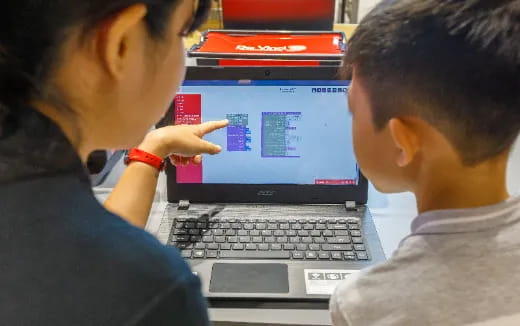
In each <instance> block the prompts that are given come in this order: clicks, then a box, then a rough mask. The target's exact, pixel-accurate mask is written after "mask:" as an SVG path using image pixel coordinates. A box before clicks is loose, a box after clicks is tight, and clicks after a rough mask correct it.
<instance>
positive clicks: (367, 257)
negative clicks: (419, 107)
mask: <svg viewBox="0 0 520 326" xmlns="http://www.w3.org/2000/svg"><path fill="white" fill-rule="evenodd" d="M348 87H349V82H348V81H341V80H338V78H337V69H336V68H333V67H285V68H283V67H278V68H263V67H254V68H243V67H239V68H238V67H190V68H188V71H187V77H186V80H185V82H184V84H183V85H182V87H181V88H180V91H179V93H178V96H177V97H176V99H175V101H174V104H173V105H172V109H171V110H170V113H169V114H168V116H167V117H166V118H165V121H166V123H169V124H172V123H177V124H197V123H201V122H204V121H210V120H221V119H228V120H229V121H230V124H229V126H228V127H227V128H225V129H223V130H219V131H217V132H214V133H213V134H211V135H208V136H207V137H206V139H207V140H209V141H211V142H214V143H216V144H220V145H221V146H222V147H223V151H222V153H221V154H219V155H217V156H205V157H204V159H203V163H202V165H200V166H187V167H179V168H175V167H173V166H169V167H168V168H167V191H168V201H169V204H168V206H167V208H166V212H165V215H164V218H163V223H162V225H161V229H162V230H168V232H167V235H168V236H167V243H168V244H169V245H172V246H175V247H177V248H178V249H179V250H180V252H181V254H182V256H183V257H184V258H185V259H187V260H188V262H189V263H190V265H191V267H192V268H193V271H194V272H195V273H196V274H198V275H199V276H200V278H201V280H202V289H203V292H204V294H205V295H206V296H207V297H208V298H209V299H210V302H212V303H213V304H215V302H227V303H229V302H235V303H238V302H241V303H243V302H256V303H258V302H264V303H266V302H278V303H279V302H286V303H305V302H322V303H325V302H326V301H327V300H328V299H329V298H330V295H331V294H332V292H333V290H334V289H335V287H336V286H337V285H338V284H339V283H340V282H343V281H345V280H346V279H348V278H349V277H351V276H352V274H355V273H357V272H358V271H359V270H360V269H363V268H366V267H368V266H371V265H373V264H377V263H380V262H382V261H384V260H385V256H384V253H383V250H382V248H381V244H380V241H379V238H378V235H377V232H376V229H375V227H374V223H373V221H372V217H371V215H370V213H369V210H368V208H367V207H366V202H367V188H368V185H367V180H366V179H365V178H364V177H363V175H362V174H361V173H360V170H359V168H358V165H357V163H356V159H355V156H354V151H353V145H352V139H351V117H350V114H349V112H348V108H347V90H348Z"/></svg>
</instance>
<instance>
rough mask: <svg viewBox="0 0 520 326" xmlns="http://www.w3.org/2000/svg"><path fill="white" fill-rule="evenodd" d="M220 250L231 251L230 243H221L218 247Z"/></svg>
mask: <svg viewBox="0 0 520 326" xmlns="http://www.w3.org/2000/svg"><path fill="white" fill-rule="evenodd" d="M220 250H231V243H223V244H221V245H220Z"/></svg>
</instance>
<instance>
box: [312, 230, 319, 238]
mask: <svg viewBox="0 0 520 326" xmlns="http://www.w3.org/2000/svg"><path fill="white" fill-rule="evenodd" d="M310 235H311V237H315V238H316V237H320V236H321V231H319V230H312V231H311V233H310Z"/></svg>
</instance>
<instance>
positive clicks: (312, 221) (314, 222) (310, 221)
mask: <svg viewBox="0 0 520 326" xmlns="http://www.w3.org/2000/svg"><path fill="white" fill-rule="evenodd" d="M309 223H311V224H316V223H318V221H317V220H315V219H312V220H309Z"/></svg>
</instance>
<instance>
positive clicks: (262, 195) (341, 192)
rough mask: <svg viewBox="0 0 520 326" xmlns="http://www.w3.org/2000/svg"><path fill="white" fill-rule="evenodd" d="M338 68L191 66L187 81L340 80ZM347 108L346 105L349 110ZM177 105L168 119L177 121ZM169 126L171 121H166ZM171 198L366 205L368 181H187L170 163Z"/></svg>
mask: <svg viewBox="0 0 520 326" xmlns="http://www.w3.org/2000/svg"><path fill="white" fill-rule="evenodd" d="M338 78H339V77H338V70H337V68H336V67H272V68H271V67H269V68H266V67H188V70H187V73H186V78H185V79H186V80H337V79H338ZM346 109H347V108H345V110H346ZM173 110H174V105H172V107H171V108H170V110H169V112H168V114H167V116H166V117H165V119H164V121H170V122H172V121H173V117H174V114H173ZM164 121H163V124H162V125H165V124H167V123H164ZM166 173H167V189H168V201H169V202H173V203H175V202H178V201H179V200H189V201H190V202H193V203H284V204H339V203H345V202H346V201H355V202H356V203H358V204H366V202H367V197H368V181H367V179H366V178H365V177H364V176H363V174H362V173H361V172H360V173H359V182H358V185H348V186H341V185H335V186H327V185H287V184H277V185H275V184H266V185H258V184H186V183H182V184H181V183H177V182H176V169H175V167H174V166H172V165H170V164H168V166H167V169H166Z"/></svg>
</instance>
